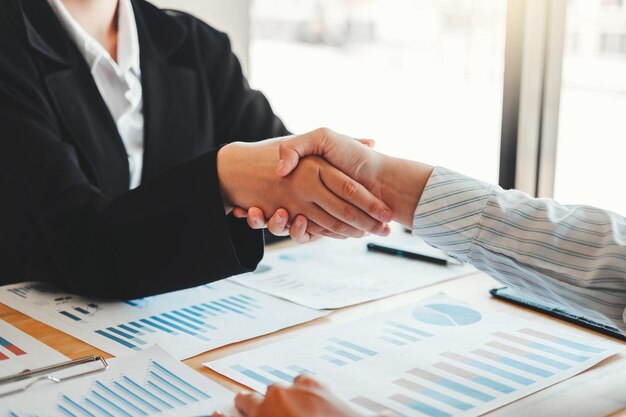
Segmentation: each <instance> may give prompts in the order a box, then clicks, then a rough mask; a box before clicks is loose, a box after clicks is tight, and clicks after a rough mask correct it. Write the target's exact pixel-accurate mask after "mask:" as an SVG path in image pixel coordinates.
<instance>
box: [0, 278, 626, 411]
mask: <svg viewBox="0 0 626 417" xmlns="http://www.w3.org/2000/svg"><path fill="white" fill-rule="evenodd" d="M494 286H497V284H496V283H495V281H493V280H492V279H491V278H489V277H488V276H486V275H484V274H481V273H476V274H473V275H470V276H466V277H462V278H459V279H455V280H452V281H448V282H444V283H441V284H437V285H433V286H430V287H426V288H421V289H419V290H415V291H411V292H408V293H404V294H400V295H396V296H393V297H389V298H386V299H383V300H378V301H374V302H370V303H366V304H361V305H358V306H354V307H348V308H344V309H341V310H337V311H336V312H334V313H333V314H331V315H329V316H326V317H324V318H321V319H318V320H315V321H313V322H310V323H305V324H302V325H299V326H296V327H292V328H289V329H285V330H282V331H279V332H276V333H273V334H271V335H267V336H262V337H258V338H255V339H251V340H247V341H244V342H240V343H237V344H234V345H230V346H225V347H223V348H220V349H216V350H213V351H210V352H206V353H204V354H201V355H198V356H196V357H194V358H191V359H187V360H185V361H184V363H185V364H187V365H188V366H190V367H192V368H193V369H195V370H197V371H198V372H200V373H202V374H204V375H206V376H207V377H208V378H211V379H212V380H214V381H217V382H218V383H220V384H222V385H224V386H226V387H227V388H229V389H231V390H232V391H240V390H242V386H241V385H238V384H236V383H234V382H232V381H231V380H229V379H227V378H225V377H223V376H221V375H219V374H217V373H215V372H213V371H211V370H209V369H208V368H206V367H204V366H203V365H202V363H203V362H207V361H210V360H214V359H218V358H221V357H224V356H228V355H230V354H233V353H237V352H241V351H245V350H249V349H251V348H254V347H258V346H263V345H266V344H268V343H272V342H276V341H279V340H284V339H288V338H290V337H292V336H293V335H295V334H300V333H303V332H307V331H309V330H310V329H312V328H315V329H318V328H322V327H325V326H331V325H336V324H340V323H345V322H349V321H352V320H355V319H359V318H362V317H366V316H369V315H371V314H374V313H377V312H381V311H386V310H390V309H392V308H394V307H398V306H402V305H405V304H408V303H411V302H414V301H418V300H421V299H424V298H427V297H430V296H432V295H434V294H437V293H440V292H445V293H446V294H447V295H449V296H451V297H454V298H457V299H460V300H463V301H465V302H467V303H470V304H472V305H474V306H476V307H479V308H481V309H482V310H484V311H497V312H501V313H505V314H511V315H517V316H521V317H524V318H527V319H530V320H533V321H535V322H538V323H549V324H552V325H556V326H565V327H575V326H573V325H571V324H568V323H565V322H562V321H559V320H557V319H554V318H551V317H548V316H545V315H542V314H539V313H535V312H533V311H530V310H526V309H523V308H521V307H517V306H515V305H512V304H509V303H505V302H503V301H499V300H495V299H492V298H491V296H490V295H489V290H490V289H491V288H493V287H494ZM0 318H1V319H3V320H5V321H7V322H9V323H11V324H13V325H14V326H15V327H17V328H19V329H21V330H22V331H24V332H26V333H28V334H30V335H31V336H33V337H35V338H37V339H39V340H40V341H42V342H44V343H46V344H47V345H49V346H51V347H52V348H54V349H56V350H58V351H59V352H61V353H63V354H64V355H66V356H68V357H70V358H78V357H81V356H85V355H94V354H100V355H103V356H105V357H111V355H108V354H106V353H104V352H102V351H100V350H98V349H95V348H93V347H92V346H90V345H88V344H86V343H84V342H82V341H80V340H78V339H76V338H74V337H72V336H69V335H67V334H65V333H63V332H61V331H59V330H56V329H54V328H52V327H49V326H47V325H45V324H43V323H41V322H38V321H36V320H34V319H32V318H30V317H28V316H25V315H24V314H22V313H19V312H17V311H15V310H13V309H11V308H9V307H7V306H5V305H3V304H0ZM577 329H578V327H577ZM582 331H587V332H590V333H593V332H591V331H588V330H582ZM593 334H594V335H596V336H597V337H603V338H606V339H609V338H608V337H607V336H602V335H598V334H597V333H593ZM589 398H593V401H581V399H589ZM209 411H210V410H209ZM519 415H533V417H541V416H548V415H549V416H554V415H558V416H563V415H568V416H586V417H587V416H611V417H618V416H621V417H626V354H620V355H616V356H613V357H612V358H609V359H607V360H605V361H604V362H602V363H601V364H599V365H597V366H595V367H593V368H591V369H590V370H588V371H586V372H584V373H583V374H581V375H579V376H577V377H575V378H572V379H569V380H566V381H563V382H561V383H560V384H557V385H554V386H552V387H550V388H547V389H545V390H542V391H540V392H538V393H535V394H533V395H530V396H528V397H526V398H523V399H521V400H518V401H516V402H514V403H512V404H509V405H507V406H506V407H503V408H501V409H499V410H496V411H494V412H492V413H489V416H498V417H504V416H519Z"/></svg>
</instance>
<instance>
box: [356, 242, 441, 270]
mask: <svg viewBox="0 0 626 417" xmlns="http://www.w3.org/2000/svg"><path fill="white" fill-rule="evenodd" d="M367 250H368V251H371V252H378V253H386V254H387V255H393V256H399V257H401V258H408V259H416V260H418V261H424V262H430V263H433V264H437V265H448V261H447V260H445V259H442V258H435V257H433V256H428V255H422V254H419V253H414V252H407V251H405V250H400V249H395V248H390V247H387V246H381V245H377V244H375V243H368V244H367Z"/></svg>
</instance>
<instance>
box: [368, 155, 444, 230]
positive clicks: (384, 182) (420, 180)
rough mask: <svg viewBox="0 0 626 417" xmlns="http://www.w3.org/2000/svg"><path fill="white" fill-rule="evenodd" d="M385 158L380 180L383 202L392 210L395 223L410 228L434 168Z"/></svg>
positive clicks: (388, 157) (404, 160)
mask: <svg viewBox="0 0 626 417" xmlns="http://www.w3.org/2000/svg"><path fill="white" fill-rule="evenodd" d="M384 158H385V159H384V161H383V163H382V166H383V168H382V170H381V173H380V178H379V182H380V184H381V200H382V201H384V202H385V203H386V204H387V205H388V206H389V207H390V208H391V210H392V211H393V219H394V220H395V221H397V222H398V223H400V224H402V225H403V226H405V227H409V228H410V227H411V226H412V225H413V216H414V214H415V209H416V208H417V205H418V203H419V201H420V198H421V196H422V192H423V191H424V188H425V187H426V184H427V183H428V180H429V179H430V176H431V174H432V172H433V169H434V167H433V166H431V165H428V164H424V163H421V162H414V161H409V160H406V159H401V158H394V157H390V156H385V157H384Z"/></svg>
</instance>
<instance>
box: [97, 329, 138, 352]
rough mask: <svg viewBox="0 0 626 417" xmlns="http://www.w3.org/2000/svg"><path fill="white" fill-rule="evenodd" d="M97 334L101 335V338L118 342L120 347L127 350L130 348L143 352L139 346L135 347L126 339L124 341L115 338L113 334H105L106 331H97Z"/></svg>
mask: <svg viewBox="0 0 626 417" xmlns="http://www.w3.org/2000/svg"><path fill="white" fill-rule="evenodd" d="M96 333H98V334H99V335H101V336H104V337H106V338H107V339H110V340H112V341H114V342H117V343H119V344H120V345H123V346H126V347H127V348H129V349H132V350H141V349H140V348H139V347H137V346H135V345H133V344H132V343H130V342H128V341H126V340H124V339H122V338H120V337H117V336H114V335H112V334H110V333H107V332H105V331H104V330H96Z"/></svg>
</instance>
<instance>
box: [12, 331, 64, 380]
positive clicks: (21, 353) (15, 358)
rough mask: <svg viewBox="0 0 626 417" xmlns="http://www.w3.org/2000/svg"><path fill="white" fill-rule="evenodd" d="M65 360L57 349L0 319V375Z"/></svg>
mask: <svg viewBox="0 0 626 417" xmlns="http://www.w3.org/2000/svg"><path fill="white" fill-rule="evenodd" d="M65 360H67V358H66V357H65V356H63V355H61V354H60V353H58V352H57V351H55V350H53V349H52V348H50V347H48V346H47V345H45V344H43V343H41V342H40V341H38V340H37V339H35V338H33V337H31V336H30V335H28V334H26V333H24V332H22V331H21V330H19V329H17V328H15V327H13V326H11V325H10V324H9V323H7V322H5V321H3V320H0V377H2V376H7V375H10V374H14V373H17V372H21V371H23V370H24V369H33V368H38V367H41V366H45V365H50V364H53V363H58V362H63V361H65ZM0 392H2V391H1V390H0Z"/></svg>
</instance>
